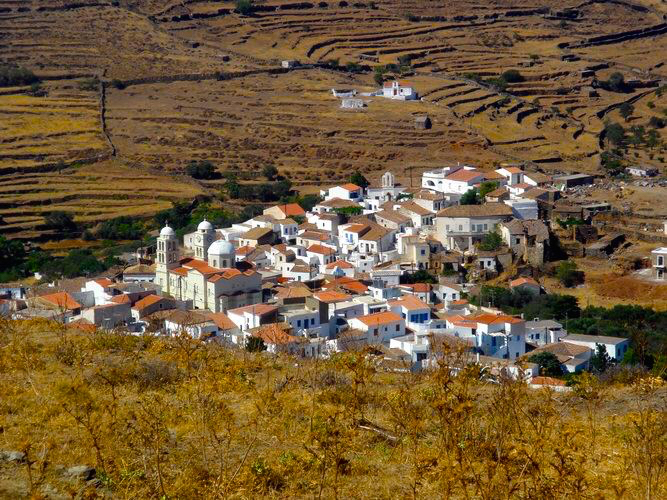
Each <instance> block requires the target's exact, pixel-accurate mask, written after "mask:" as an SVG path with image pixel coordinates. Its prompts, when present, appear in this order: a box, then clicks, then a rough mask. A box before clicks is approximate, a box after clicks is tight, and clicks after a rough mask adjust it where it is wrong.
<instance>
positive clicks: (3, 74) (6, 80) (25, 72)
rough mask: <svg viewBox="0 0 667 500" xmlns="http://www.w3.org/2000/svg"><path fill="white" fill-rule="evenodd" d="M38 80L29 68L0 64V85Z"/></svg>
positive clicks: (12, 85) (10, 85) (22, 83)
mask: <svg viewBox="0 0 667 500" xmlns="http://www.w3.org/2000/svg"><path fill="white" fill-rule="evenodd" d="M36 82H39V78H37V77H36V76H35V74H34V73H33V72H32V71H30V70H29V69H26V68H22V67H20V66H15V65H8V64H0V87H14V86H17V85H30V84H32V83H36Z"/></svg>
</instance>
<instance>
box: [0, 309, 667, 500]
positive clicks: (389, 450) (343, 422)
mask: <svg viewBox="0 0 667 500" xmlns="http://www.w3.org/2000/svg"><path fill="white" fill-rule="evenodd" d="M0 326H1V328H0V373H1V375H2V380H3V383H2V384H0V402H1V404H0V421H1V422H2V440H3V444H2V449H13V450H27V451H28V454H29V457H30V462H31V464H32V465H30V466H29V467H26V466H25V465H18V464H15V465H7V466H6V467H5V466H3V467H2V468H0V487H1V485H2V484H3V483H2V481H5V480H9V477H10V476H11V478H12V479H11V480H12V481H14V482H17V481H18V482H19V483H20V484H22V485H23V488H24V490H23V492H24V496H28V495H29V494H33V495H35V496H39V494H40V492H43V491H58V492H60V493H62V494H71V492H72V491H74V492H76V488H75V487H74V486H73V483H72V480H71V479H66V478H65V477H64V476H63V474H62V472H61V468H62V467H63V466H65V467H69V466H72V465H77V464H88V465H92V466H95V467H96V469H97V474H98V478H100V483H99V484H98V486H97V487H96V488H97V491H95V490H93V491H92V492H90V493H91V495H96V494H98V495H110V496H114V497H121V498H126V497H136V498H155V497H165V498H167V497H172V498H222V497H266V496H269V497H281V498H294V497H297V498H302V497H321V498H336V497H339V498H365V497H372V498H389V497H412V498H417V497H421V498H441V497H459V498H460V497H475V498H489V499H493V498H508V497H525V498H563V497H582V496H583V497H612V496H623V497H627V498H640V497H643V498H661V497H664V496H665V495H666V494H667V491H665V484H667V480H666V479H667V477H666V471H665V463H667V449H666V445H665V435H666V429H665V425H666V424H665V411H664V401H665V399H666V398H667V389H665V387H663V386H660V384H661V382H660V381H659V380H652V379H651V380H648V381H647V379H646V378H643V377H642V376H641V374H638V375H637V377H635V376H634V375H633V376H632V377H629V379H635V378H636V380H637V383H635V384H634V385H632V386H630V387H627V386H626V387H620V386H619V385H615V386H609V385H601V384H600V383H599V382H598V381H597V380H596V379H594V378H591V379H590V380H584V382H583V383H582V384H580V385H581V387H580V388H579V389H578V390H577V392H575V393H573V394H571V395H569V396H564V395H559V394H555V393H551V392H549V391H533V390H530V389H529V388H528V387H527V386H526V385H525V384H522V383H519V382H516V381H513V380H510V379H506V378H504V377H502V375H501V376H493V375H491V374H489V373H487V372H485V371H484V370H480V369H479V367H476V366H466V365H467V362H468V361H470V360H469V359H467V356H468V355H467V354H466V353H465V352H462V351H460V350H457V349H455V348H452V347H451V346H447V345H442V346H439V347H438V352H437V353H435V354H437V356H436V357H435V358H434V359H435V360H436V361H435V365H434V366H433V369H432V370H429V371H426V372H424V373H421V374H413V373H410V372H403V373H391V372H386V371H381V370H379V369H378V364H377V358H376V357H374V356H373V355H370V354H369V353H363V352H356V353H346V354H341V355H337V356H334V357H333V358H332V359H330V360H319V361H308V360H299V361H298V362H295V360H294V359H293V358H286V357H282V356H270V355H267V354H266V353H262V354H258V353H247V352H245V351H231V350H228V349H225V348H222V347H220V346H218V345H215V344H211V345H208V344H201V343H194V344H193V343H192V342H191V341H187V339H185V338H182V339H173V340H169V339H152V340H149V339H142V338H139V337H134V338H131V336H127V335H123V334H120V333H113V332H112V333H97V334H84V333H82V332H75V331H69V332H68V331H64V332H63V331H62V329H60V330H59V328H60V327H58V326H57V325H53V324H52V325H50V326H49V324H46V323H31V322H25V323H20V324H18V323H5V324H3V325H0ZM71 353H76V354H71ZM624 380H625V379H624V378H623V377H620V376H619V377H617V379H616V381H617V383H622V382H623V381H624ZM611 391H618V394H620V395H622V397H623V398H624V401H625V404H624V405H623V406H619V404H618V399H613V400H612V399H610V397H609V395H610V394H611ZM619 408H620V409H619ZM612 414H613V415H612ZM29 473H30V474H29ZM31 476H32V477H31ZM44 488H47V490H44Z"/></svg>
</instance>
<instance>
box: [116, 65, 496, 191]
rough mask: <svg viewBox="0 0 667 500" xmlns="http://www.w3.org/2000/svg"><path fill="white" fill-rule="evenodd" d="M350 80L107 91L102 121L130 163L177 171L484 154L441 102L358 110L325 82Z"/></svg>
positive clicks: (378, 102)
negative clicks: (427, 123) (194, 163)
mask: <svg viewBox="0 0 667 500" xmlns="http://www.w3.org/2000/svg"><path fill="white" fill-rule="evenodd" d="M350 85H352V86H355V87H357V88H359V90H362V89H363V87H364V86H365V85H367V83H366V82H365V81H364V79H363V78H360V79H359V78H348V77H347V76H344V75H340V74H337V73H334V72H330V71H325V70H306V71H303V72H302V71H294V72H291V73H289V74H286V75H271V76H269V75H262V76H253V77H247V78H241V79H238V80H235V81H225V82H217V81H205V82H200V83H196V84H193V83H191V82H176V83H170V84H152V85H137V86H132V87H129V88H128V89H126V90H111V91H110V92H109V94H108V106H109V112H108V114H107V121H108V125H109V132H110V134H111V137H112V139H113V142H114V144H116V146H117V147H118V148H119V150H121V151H123V152H124V153H123V154H124V156H125V157H126V158H127V160H128V161H129V162H131V163H135V164H137V165H142V164H143V165H149V166H153V167H155V168H169V169H175V170H178V169H182V168H183V167H184V159H186V158H187V159H189V158H194V159H211V160H213V161H214V162H215V163H216V164H217V165H218V167H219V168H220V169H221V170H238V169H242V170H248V169H250V168H252V166H253V165H265V164H269V163H271V164H274V165H276V166H277V167H278V168H279V169H281V170H282V171H284V172H285V173H286V174H288V175H290V177H292V178H293V179H295V180H296V181H298V182H302V183H306V184H307V183H310V182H313V183H321V182H322V181H327V180H333V179H339V178H343V177H344V176H345V175H347V174H348V173H349V172H350V171H352V170H354V169H360V170H363V171H370V172H372V171H376V170H378V171H379V170H382V169H386V168H387V166H391V167H393V168H395V169H396V170H397V171H402V170H403V169H404V168H405V167H406V166H407V165H408V164H414V163H418V164H423V165H438V164H441V163H443V162H447V161H451V160H452V159H459V160H461V161H464V160H469V159H470V158H471V157H473V156H476V155H479V154H481V153H483V152H484V149H483V144H484V140H483V138H482V137H480V136H479V135H477V134H475V133H474V132H472V131H470V130H467V129H465V128H464V127H462V126H460V125H458V124H456V123H455V119H454V116H453V114H452V113H451V111H450V110H449V109H447V108H446V107H438V106H435V105H432V104H430V103H422V102H396V101H390V100H385V99H383V98H379V97H374V98H365V100H366V102H367V107H366V108H364V109H362V110H347V109H341V108H340V100H339V99H337V98H335V97H334V96H333V95H332V93H331V88H333V87H342V86H350ZM372 88H373V87H372V86H370V85H369V87H368V90H371V89H372ZM267 89H272V91H271V92H267ZM424 112H427V113H428V114H429V115H430V116H431V118H432V121H433V124H434V125H433V128H432V129H431V130H415V128H414V116H416V115H420V114H422V113H424ZM475 151H477V153H475ZM186 153H187V156H185V154H186ZM496 159H497V160H500V159H501V158H500V157H497V158H496Z"/></svg>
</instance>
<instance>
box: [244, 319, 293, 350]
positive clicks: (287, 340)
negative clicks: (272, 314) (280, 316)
mask: <svg viewBox="0 0 667 500" xmlns="http://www.w3.org/2000/svg"><path fill="white" fill-rule="evenodd" d="M288 331H291V327H289V326H288V325H281V324H278V323H272V324H270V325H264V326H262V327H259V328H258V329H257V330H255V331H253V332H252V335H253V337H259V338H260V339H262V340H263V341H264V343H265V344H282V345H284V344H291V343H293V342H299V341H300V340H301V339H300V338H299V337H295V336H294V335H290V334H289V333H287V332H288ZM304 340H305V339H304Z"/></svg>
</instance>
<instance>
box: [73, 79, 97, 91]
mask: <svg viewBox="0 0 667 500" xmlns="http://www.w3.org/2000/svg"><path fill="white" fill-rule="evenodd" d="M78 85H79V90H87V91H91V92H92V91H95V90H97V89H98V87H99V85H100V81H99V79H98V78H97V77H95V78H84V79H83V80H79V84H78Z"/></svg>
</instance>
